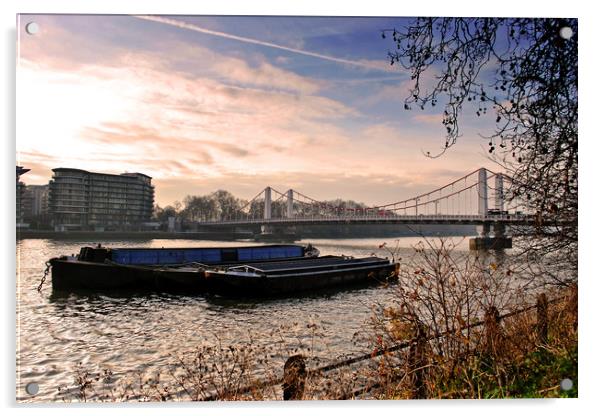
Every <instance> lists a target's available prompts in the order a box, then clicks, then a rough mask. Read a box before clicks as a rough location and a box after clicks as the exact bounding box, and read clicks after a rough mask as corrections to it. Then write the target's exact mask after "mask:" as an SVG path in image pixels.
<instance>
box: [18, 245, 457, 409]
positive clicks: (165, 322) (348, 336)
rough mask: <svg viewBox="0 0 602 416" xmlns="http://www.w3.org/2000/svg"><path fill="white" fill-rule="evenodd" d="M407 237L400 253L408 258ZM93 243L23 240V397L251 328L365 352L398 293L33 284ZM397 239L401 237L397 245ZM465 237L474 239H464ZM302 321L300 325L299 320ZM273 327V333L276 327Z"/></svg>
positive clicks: (342, 248) (341, 249)
mask: <svg viewBox="0 0 602 416" xmlns="http://www.w3.org/2000/svg"><path fill="white" fill-rule="evenodd" d="M416 241H417V240H416V239H409V240H408V241H406V242H405V245H404V247H405V248H404V249H402V251H401V255H402V256H406V257H409V256H411V255H412V253H413V250H412V249H410V248H409V247H410V245H411V244H414V243H415V242H416ZM382 242H383V240H382V239H373V240H324V241H322V242H321V241H316V240H312V241H311V243H312V244H314V245H315V246H317V247H318V248H319V249H320V250H321V252H322V254H325V255H326V254H346V255H353V256H366V255H370V254H371V253H374V252H376V253H378V254H380V255H383V254H385V253H382V252H380V253H379V250H378V246H379V245H380V244H381V243H382ZM87 244H90V242H89V241H56V240H19V241H18V242H17V252H18V254H19V257H20V270H19V275H18V289H17V290H18V303H17V327H18V331H19V332H18V334H17V336H18V351H17V378H18V380H17V381H18V386H17V398H18V400H34V401H40V400H54V399H56V388H57V386H64V385H69V384H72V382H73V377H74V371H75V368H76V366H77V365H78V363H82V365H84V366H92V367H101V368H110V369H111V370H112V371H113V373H114V374H115V376H116V377H118V376H123V375H128V374H135V373H136V372H139V371H151V372H153V371H159V370H161V369H163V368H165V366H167V365H169V364H171V363H173V362H174V357H176V356H178V354H182V353H184V352H186V351H191V350H193V349H194V348H196V347H197V346H199V345H213V344H215V343H216V341H217V340H219V341H220V342H222V343H223V344H224V345H231V344H237V343H240V342H241V340H246V339H248V338H249V336H253V338H254V339H255V340H257V342H258V343H260V344H261V343H264V344H265V345H266V346H269V345H270V343H271V342H273V336H275V335H273V334H274V333H277V335H278V337H279V340H281V341H282V342H283V343H284V346H285V347H291V348H292V347H297V346H298V345H299V343H300V342H309V341H307V340H308V339H309V338H308V337H309V335H308V334H307V331H308V330H307V324H308V323H312V325H313V324H315V325H316V326H317V327H319V328H320V332H321V333H322V334H323V336H322V337H321V339H320V340H319V342H316V343H315V345H314V351H315V353H316V355H318V356H322V357H324V358H325V359H328V358H331V357H336V356H338V355H344V354H353V353H360V352H361V353H363V352H365V351H366V348H367V344H366V343H356V342H354V340H355V339H356V335H357V334H358V333H362V332H363V333H368V331H369V330H370V329H369V325H368V321H369V319H370V317H371V314H372V307H373V305H374V304H375V303H381V304H385V303H387V302H390V301H391V300H392V298H393V296H394V291H393V290H392V289H391V288H383V287H379V286H371V287H360V288H353V289H350V288H348V289H345V290H328V291H325V292H320V293H308V294H306V295H303V296H299V297H293V298H291V297H289V298H280V299H244V300H241V299H228V298H223V297H217V296H190V295H174V294H164V293H118V292H115V293H102V294H99V293H91V292H87V293H85V292H84V293H81V292H78V293H67V292H53V291H52V290H51V285H50V283H48V284H47V285H45V287H44V289H43V291H42V294H39V293H38V292H37V291H36V290H35V288H36V286H37V284H38V283H39V281H40V278H41V276H42V272H43V270H44V262H45V261H46V260H48V259H49V258H51V257H55V256H59V255H62V254H71V253H77V252H78V251H79V248H80V247H81V246H82V245H87ZM240 244H241V243H240V242H230V243H222V242H212V241H202V242H199V241H191V240H152V241H145V242H140V241H118V242H112V243H111V244H108V243H107V244H106V245H108V246H122V247H132V246H144V247H187V246H197V247H198V246H215V245H224V246H225V245H240ZM391 244H394V243H391ZM466 245H467V243H466ZM296 324H298V325H296ZM270 334H272V335H270ZM29 382H37V383H38V384H39V385H40V392H39V393H38V394H37V395H36V396H35V397H31V396H29V395H27V394H26V393H25V385H26V384H27V383H29Z"/></svg>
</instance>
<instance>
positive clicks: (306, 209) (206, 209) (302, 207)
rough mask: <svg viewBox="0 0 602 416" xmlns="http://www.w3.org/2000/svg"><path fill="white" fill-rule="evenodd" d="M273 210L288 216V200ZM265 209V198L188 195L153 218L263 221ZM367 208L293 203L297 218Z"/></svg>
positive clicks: (275, 203) (277, 200) (275, 214)
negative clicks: (261, 219) (327, 211)
mask: <svg viewBox="0 0 602 416" xmlns="http://www.w3.org/2000/svg"><path fill="white" fill-rule="evenodd" d="M271 206H272V217H284V216H285V215H286V210H287V201H286V199H285V198H282V197H281V198H278V197H276V198H275V199H273V200H272V204H271ZM264 207H265V204H264V200H263V198H259V199H254V200H252V201H248V200H246V199H243V198H237V197H236V196H234V195H233V194H232V193H230V192H228V191H226V190H221V189H220V190H218V191H215V192H213V193H211V194H207V195H188V196H186V197H185V198H184V199H183V200H182V201H181V202H180V201H176V202H174V203H173V204H172V205H167V206H165V207H160V206H159V205H155V208H154V213H153V217H154V220H156V221H158V222H161V223H167V221H168V218H169V217H174V218H176V219H178V220H180V221H183V222H189V223H196V222H204V221H224V220H228V219H236V218H262V217H263V214H264ZM367 208H368V206H367V205H366V204H364V203H362V202H356V201H353V200H342V199H335V200H331V201H323V202H321V203H320V204H304V203H300V202H298V201H295V202H294V203H293V211H294V213H295V215H312V214H313V215H319V214H320V213H321V212H324V210H329V211H330V212H333V211H336V212H339V213H345V212H349V211H352V210H356V209H367Z"/></svg>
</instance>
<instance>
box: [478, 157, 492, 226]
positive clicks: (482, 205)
mask: <svg viewBox="0 0 602 416" xmlns="http://www.w3.org/2000/svg"><path fill="white" fill-rule="evenodd" d="M477 198H478V207H479V211H478V214H479V216H481V217H484V216H486V215H487V211H488V210H489V207H488V206H487V202H488V201H487V169H485V168H481V169H479V182H478V184H477ZM489 231H490V225H489V223H485V222H484V223H483V224H482V225H478V226H477V233H478V234H479V236H480V237H482V238H484V237H487V236H488V235H489Z"/></svg>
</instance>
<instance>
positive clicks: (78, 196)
mask: <svg viewBox="0 0 602 416" xmlns="http://www.w3.org/2000/svg"><path fill="white" fill-rule="evenodd" d="M52 171H53V173H54V174H53V176H52V180H51V181H50V182H49V195H48V209H49V212H50V216H51V221H52V225H53V227H54V229H55V230H57V231H66V230H95V231H105V230H107V231H120V230H139V229H142V228H144V225H145V223H148V222H149V221H150V219H151V215H152V212H153V205H154V199H155V189H154V186H153V185H152V184H151V179H152V178H151V177H150V176H147V175H144V174H142V173H122V174H120V175H114V174H108V173H97V172H88V171H85V170H81V169H70V168H56V169H53V170H52Z"/></svg>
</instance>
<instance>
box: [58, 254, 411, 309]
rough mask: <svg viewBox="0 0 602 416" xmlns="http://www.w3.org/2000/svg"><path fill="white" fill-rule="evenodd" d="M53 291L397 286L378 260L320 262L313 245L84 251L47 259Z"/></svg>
mask: <svg viewBox="0 0 602 416" xmlns="http://www.w3.org/2000/svg"><path fill="white" fill-rule="evenodd" d="M49 263H50V265H51V267H52V287H53V290H55V291H71V290H92V291H117V290H133V291H160V292H176V293H210V294H217V295H221V296H234V297H272V296H280V295H293V294H296V293H302V292H309V291H317V290H322V289H327V288H332V287H338V286H352V285H358V284H370V283H383V282H386V281H389V280H392V279H395V278H396V277H397V274H398V267H399V266H398V264H396V263H393V262H391V261H390V260H388V259H383V258H379V257H374V256H372V257H363V258H354V257H347V256H321V257H320V256H319V251H318V250H317V249H315V248H314V247H312V246H311V245H309V246H307V247H303V246H299V245H266V246H252V247H221V248H214V247H209V248H160V249H159V248H117V249H110V248H106V247H100V246H99V247H83V248H82V249H81V250H80V253H79V255H77V256H71V257H67V256H62V257H60V258H53V259H51V260H50V262H49Z"/></svg>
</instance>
